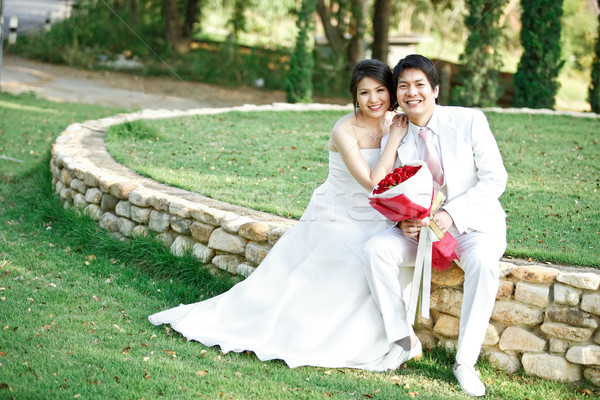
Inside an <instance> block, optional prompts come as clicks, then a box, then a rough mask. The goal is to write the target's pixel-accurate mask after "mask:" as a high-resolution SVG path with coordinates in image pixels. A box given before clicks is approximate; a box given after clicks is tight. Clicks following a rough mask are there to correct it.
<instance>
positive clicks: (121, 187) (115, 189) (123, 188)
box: [109, 181, 140, 200]
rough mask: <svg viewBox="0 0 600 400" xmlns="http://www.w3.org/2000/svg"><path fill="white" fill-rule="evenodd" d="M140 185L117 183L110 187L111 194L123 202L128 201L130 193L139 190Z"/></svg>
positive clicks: (126, 182)
mask: <svg viewBox="0 0 600 400" xmlns="http://www.w3.org/2000/svg"><path fill="white" fill-rule="evenodd" d="M139 187H140V185H139V184H137V183H134V182H129V181H125V182H115V183H113V184H112V185H110V192H109V193H110V194H112V195H113V196H115V197H116V198H118V199H121V200H127V199H128V198H129V193H131V192H132V191H134V190H135V189H137V188H139Z"/></svg>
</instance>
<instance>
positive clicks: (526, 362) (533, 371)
mask: <svg viewBox="0 0 600 400" xmlns="http://www.w3.org/2000/svg"><path fill="white" fill-rule="evenodd" d="M521 362H522V363H523V369H524V370H525V372H526V373H527V374H528V375H533V376H538V377H540V378H544V379H549V380H552V381H560V382H577V381H579V380H581V376H582V374H581V367H580V366H578V365H576V364H572V363H570V362H568V361H567V360H565V359H564V358H563V357H561V356H556V355H552V354H545V353H542V354H530V353H525V354H523V358H522V359H521Z"/></svg>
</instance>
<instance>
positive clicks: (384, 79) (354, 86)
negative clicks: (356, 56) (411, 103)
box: [349, 59, 398, 110]
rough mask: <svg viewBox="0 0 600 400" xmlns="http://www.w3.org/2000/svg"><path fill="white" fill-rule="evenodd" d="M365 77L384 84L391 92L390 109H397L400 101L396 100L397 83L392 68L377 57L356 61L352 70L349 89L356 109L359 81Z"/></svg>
mask: <svg viewBox="0 0 600 400" xmlns="http://www.w3.org/2000/svg"><path fill="white" fill-rule="evenodd" d="M363 78H372V79H375V80H376V81H377V82H380V83H381V84H383V85H384V86H385V87H386V88H387V90H388V92H390V110H395V109H396V107H397V106H398V103H397V102H396V85H394V78H393V76H392V70H391V69H390V67H389V66H388V65H387V64H386V63H384V62H383V61H380V60H376V59H368V60H361V61H359V62H358V63H356V65H355V66H354V69H353V70H352V77H351V78H350V85H349V89H350V93H351V94H352V104H354V109H356V108H357V107H358V93H356V92H357V90H358V83H359V82H360V81H361V80H362V79H363Z"/></svg>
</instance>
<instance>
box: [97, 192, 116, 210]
mask: <svg viewBox="0 0 600 400" xmlns="http://www.w3.org/2000/svg"><path fill="white" fill-rule="evenodd" d="M117 203H119V199H117V198H116V197H115V196H111V195H110V194H107V193H104V194H103V195H102V200H101V201H100V208H101V209H102V211H110V212H113V211H115V208H116V207H117Z"/></svg>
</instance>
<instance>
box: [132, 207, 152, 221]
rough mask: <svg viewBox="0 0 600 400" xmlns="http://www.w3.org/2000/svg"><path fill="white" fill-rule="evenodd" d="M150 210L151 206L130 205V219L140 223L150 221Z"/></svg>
mask: <svg viewBox="0 0 600 400" xmlns="http://www.w3.org/2000/svg"><path fill="white" fill-rule="evenodd" d="M151 212H152V209H151V208H141V207H137V206H131V219H132V220H134V221H135V222H139V223H140V224H147V223H148V222H149V221H150V213H151Z"/></svg>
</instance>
